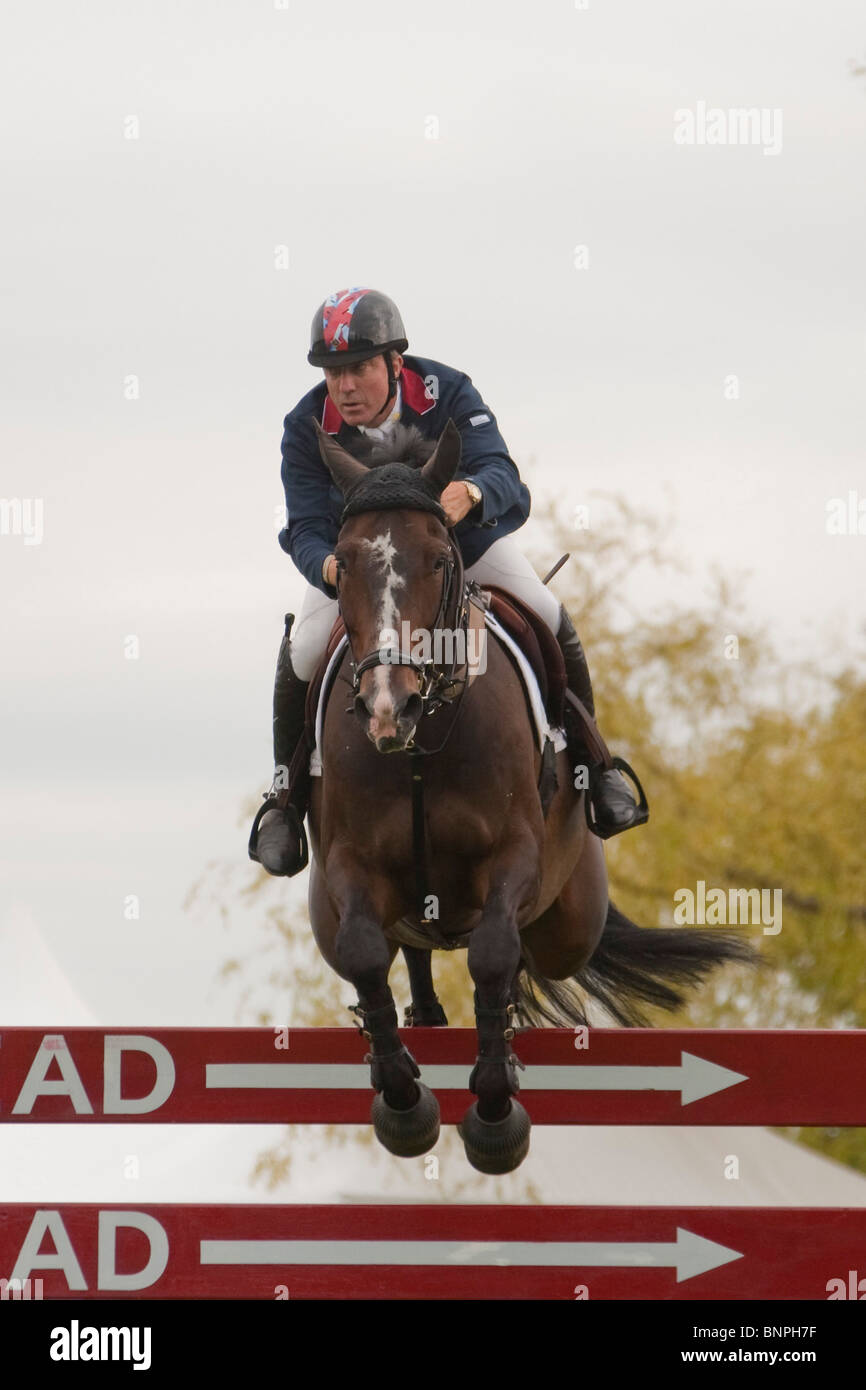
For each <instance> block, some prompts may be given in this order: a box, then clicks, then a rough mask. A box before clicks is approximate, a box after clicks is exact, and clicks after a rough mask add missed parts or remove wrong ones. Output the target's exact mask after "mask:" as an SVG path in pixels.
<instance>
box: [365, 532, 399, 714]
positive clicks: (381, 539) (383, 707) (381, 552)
mask: <svg viewBox="0 0 866 1390" xmlns="http://www.w3.org/2000/svg"><path fill="white" fill-rule="evenodd" d="M363 544H364V545H365V546H366V547H367V551H368V553H369V555H370V557H371V559H372V560H373V561H374V562H375V563H376V564H377V565H380V566H381V568H382V571H383V582H382V588H381V591H380V593H379V613H378V621H379V631H380V632H385V631H387V630H388V629H391V630H392V631H394V632H398V631H399V618H400V609H399V606H398V604H397V599H396V594H397V590H398V589H402V588H403V587H404V584H403V580H402V578H401V577H400V575H399V574H398V573H397V570H396V567H395V561H396V559H397V548H396V546H395V545H394V544H393V543H392V541H391V532H390V530H386V531H383V532H382V534H381V535H380V536H377V537H376V539H375V540H372V541H370V540H364V542H363ZM373 690H374V692H375V693H374V699H373V713H372V718H373V719H375V720H377V721H380V722H381V721H385V722H387V723H389V724H390V723H393V720H394V715H393V696H392V693H391V668H390V666H376V667H374V669H373Z"/></svg>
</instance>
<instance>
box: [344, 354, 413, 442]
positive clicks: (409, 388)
mask: <svg viewBox="0 0 866 1390" xmlns="http://www.w3.org/2000/svg"><path fill="white" fill-rule="evenodd" d="M400 388H401V390H402V393H403V404H404V405H407V406H408V407H409V409H410V410H411V411H413V412H414V414H415V415H426V414H427V411H428V410H432V409H433V407H434V405H435V404H436V402H435V400H434V399H433V397H432V396H431V395H430V393H429V392H428V390H427V387H426V386H425V385H424V378H423V376H419V375H418V373H417V372H413V371H412V370H411V368H410V367H404V368H403V370H402V372H401V373H400ZM343 424H344V420H343V417H342V415H341V414H340V412H339V410H338V409H337V407H336V406H335V405H334V402H333V401H332V400H331V397H330V396H329V395H328V394H327V393H326V394H325V408H324V410H323V411H322V429H323V430H324V431H325V433H326V434H339V433H340V430H341V428H342V426H343Z"/></svg>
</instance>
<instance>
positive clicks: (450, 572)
mask: <svg viewBox="0 0 866 1390" xmlns="http://www.w3.org/2000/svg"><path fill="white" fill-rule="evenodd" d="M448 544H449V547H450V553H449V555H448V558H447V559H446V561H445V574H444V577H443V580H442V596H441V598H440V600H439V610H438V612H437V614H436V617H435V619H434V620H433V625H432V627H431V628H428V629H427V631H428V632H433V631H436V630H437V629H442V628H445V627H447V626H448V624H447V622H446V619H447V617H448V610H449V608H452V607H453V618H452V622H451V628H452V631H454V632H455V634H456V632H457V631H461V632H463V634H464V639H463V643H462V646H463V648H464V650H465V651H466V652H467V653H468V645H467V641H466V632H467V628H468V621H469V609H468V606H467V603H466V592H465V581H464V574H463V556H462V555H461V554H460V547H459V545H458V544H457V542H456V541H455V540H454V537H453V536H452V535H449V537H448ZM339 580H340V576H339V574H338V575H337V604H338V606H339V602H340V583H339ZM346 637H347V641H348V640H349V639H348V633H347V634H346ZM460 646H461V643H460V642H458V641H456V640H455V641H454V642H453V643H452V660H451V666H450V669H449V670H448V671H444V670H442V669H441V668H440V667H438V666H437V665H436V663H435V662H433V661H419V660H418V658H417V657H414V656H413V655H412V654H411V652H404V651H403V650H402V649H398V650H397V651H394V650H393V649H390V650H388V651H385V650H384V649H383V648H382V647H377V648H376V649H375V650H374V651H372V652H369V653H368V655H367V656H365V657H364V658H363V659H362V660H361V661H355V659H354V652H352V644H351V641H349V652H350V654H351V658H352V659H351V660H350V662H349V665H350V666H351V668H352V693H353V695H358V694H359V693H360V689H361V677H362V676H363V674H364V672H365V671H372V670H373V669H374V668H375V667H376V666H409V667H411V669H412V670H413V671H414V672H415V674H416V675H417V677H418V683H419V686H420V690H419V694H420V696H421V700H422V702H423V705H424V713H425V714H432V713H433V712H434V710H436V709H438V708H439V706H440V705H442V704H446V703H448V702H449V701H451V700H453V699H454V698H455V696H456V695H457V694H458V693H459V689H460V687H461V686H462V685H463V684H464V683H465V680H466V674H465V673H464V675H463V676H458V675H457V668H458V665H459V664H461V663H460V662H459V660H458V652H459V650H460ZM467 662H468V656H467ZM462 664H464V665H466V664H467V663H466V662H464V663H462Z"/></svg>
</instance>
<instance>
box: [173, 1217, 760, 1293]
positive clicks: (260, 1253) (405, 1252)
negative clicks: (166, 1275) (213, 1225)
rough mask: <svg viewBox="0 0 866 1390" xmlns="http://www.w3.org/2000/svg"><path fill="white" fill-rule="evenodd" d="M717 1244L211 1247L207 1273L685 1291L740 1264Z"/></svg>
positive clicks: (680, 1237)
mask: <svg viewBox="0 0 866 1390" xmlns="http://www.w3.org/2000/svg"><path fill="white" fill-rule="evenodd" d="M742 1258H743V1255H742V1253H741V1252H740V1251H739V1250H729V1249H728V1247H727V1246H725V1245H719V1244H718V1243H717V1242H716V1241H714V1240H705V1239H704V1237H703V1236H696V1235H695V1234H694V1232H693V1231H686V1230H683V1229H682V1227H680V1226H678V1227H677V1238H676V1241H672V1242H669V1243H664V1242H659V1243H652V1242H650V1241H594V1240H591V1241H556V1240H550V1241H523V1240H503V1241H497V1242H495V1243H489V1244H488V1243H486V1242H481V1241H451V1240H203V1241H201V1242H200V1250H199V1263H200V1264H202V1265H358V1266H364V1265H397V1266H401V1265H402V1266H410V1265H411V1266H413V1267H414V1266H425V1265H426V1266H432V1265H436V1266H439V1267H442V1266H445V1267H449V1268H451V1269H455V1268H468V1267H472V1268H486V1267H489V1268H497V1269H507V1268H509V1267H517V1268H529V1267H532V1266H534V1267H536V1268H538V1267H544V1268H550V1267H555V1268H561V1269H590V1268H608V1269H610V1268H631V1269H663V1268H664V1269H676V1272H677V1283H678V1284H681V1283H682V1282H683V1281H684V1280H685V1279H694V1278H695V1277H696V1276H697V1275H698V1274H706V1273H707V1272H708V1271H709V1270H711V1269H720V1268H721V1266H722V1265H727V1264H730V1263H731V1261H732V1260H741V1259H742Z"/></svg>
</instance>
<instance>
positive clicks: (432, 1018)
mask: <svg viewBox="0 0 866 1390" xmlns="http://www.w3.org/2000/svg"><path fill="white" fill-rule="evenodd" d="M403 1026H404V1028H447V1027H448V1015H447V1014H446V1012H445V1010H444V1009H443V1007H442V1005H441V1004H440V1003H439V1000H438V999H433V1000H431V1001H430V1002H429V1003H424V1004H407V1005H406V1007H405V1009H404V1010H403Z"/></svg>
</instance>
